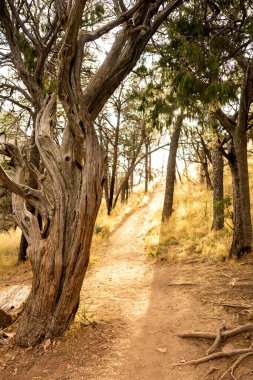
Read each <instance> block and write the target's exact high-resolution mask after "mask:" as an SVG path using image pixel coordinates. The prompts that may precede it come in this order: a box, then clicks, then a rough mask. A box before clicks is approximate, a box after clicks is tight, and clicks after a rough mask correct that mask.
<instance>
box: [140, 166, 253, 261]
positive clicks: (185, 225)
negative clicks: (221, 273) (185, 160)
mask: <svg viewBox="0 0 253 380" xmlns="http://www.w3.org/2000/svg"><path fill="white" fill-rule="evenodd" d="M224 185H225V186H224V187H225V191H224V193H225V199H226V201H225V215H226V218H225V227H224V229H223V230H221V231H213V230H212V229H211V227H212V195H213V194H212V191H210V190H207V189H206V188H205V185H201V184H194V183H192V182H189V181H187V182H184V183H182V184H178V185H177V186H176V188H175V199H174V205H173V208H174V211H173V213H172V216H171V218H170V219H169V221H168V222H166V223H165V224H164V225H163V227H161V215H162V202H163V199H162V198H163V197H161V202H160V206H159V207H158V209H157V210H155V211H154V212H153V214H151V215H150V218H149V220H148V222H147V226H146V237H145V248H146V252H147V254H148V255H150V256H157V255H161V257H162V258H166V259H171V260H179V261H180V260H185V259H186V258H189V257H192V256H195V255H197V256H199V257H202V258H203V259H213V260H218V261H223V260H225V259H226V257H227V255H228V251H229V247H230V244H231V239H232V229H231V227H232V219H231V216H232V209H231V207H232V205H231V204H230V203H231V202H230V200H232V187H231V178H230V174H229V172H228V170H227V169H226V170H225V179H224ZM251 190H252V195H253V188H252V187H251Z"/></svg>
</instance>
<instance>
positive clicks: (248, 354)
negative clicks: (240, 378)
mask: <svg viewBox="0 0 253 380" xmlns="http://www.w3.org/2000/svg"><path fill="white" fill-rule="evenodd" d="M251 355H253V351H251V352H248V353H247V354H244V355H242V356H240V357H239V358H238V359H237V360H236V361H235V362H234V364H233V365H232V366H231V367H230V368H229V369H228V370H227V371H226V372H224V373H223V375H222V376H221V377H220V378H219V380H223V379H225V376H226V375H228V374H229V373H230V375H231V377H232V379H234V380H237V379H236V377H235V374H234V371H235V369H236V367H238V366H239V364H241V362H242V361H243V360H244V359H246V358H247V357H249V356H251Z"/></svg>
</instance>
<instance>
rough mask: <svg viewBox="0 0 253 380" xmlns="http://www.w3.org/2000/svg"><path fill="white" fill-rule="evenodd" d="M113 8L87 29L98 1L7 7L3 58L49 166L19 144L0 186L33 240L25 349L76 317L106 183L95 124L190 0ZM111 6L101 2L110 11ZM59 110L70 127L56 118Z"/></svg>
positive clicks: (7, 148) (1, 7) (7, 149)
mask: <svg viewBox="0 0 253 380" xmlns="http://www.w3.org/2000/svg"><path fill="white" fill-rule="evenodd" d="M114 3H115V4H116V5H117V6H116V12H117V15H116V17H114V18H112V19H111V20H110V21H104V22H103V19H102V20H101V23H100V24H99V25H97V27H93V26H92V27H90V25H88V24H87V22H86V17H85V16H86V15H87V14H88V13H90V5H92V2H88V1H84V0H75V1H71V2H66V1H62V0H61V1H59V0H55V1H53V2H50V3H48V2H47V1H46V0H45V1H43V2H40V5H39V7H38V8H36V9H35V5H34V3H33V2H31V3H30V2H29V1H28V0H27V1H22V2H19V1H16V0H1V1H0V25H1V34H2V37H3V38H4V40H5V44H6V47H7V52H6V54H5V55H6V59H9V60H10V61H11V63H12V65H13V67H14V69H15V71H16V73H17V75H18V77H19V79H20V81H22V83H23V87H24V88H25V94H26V96H27V98H29V99H28V101H30V102H31V104H32V105H33V109H34V111H35V113H34V114H35V116H36V117H35V128H34V131H35V134H34V135H35V140H34V142H35V146H36V147H37V149H38V151H39V155H40V163H41V167H42V171H40V170H38V169H37V168H36V167H33V166H30V165H29V162H27V160H25V159H24V157H23V155H22V153H21V151H20V150H19V149H18V147H16V146H15V145H11V144H4V145H3V146H2V147H1V152H2V153H4V154H5V155H6V156H10V157H11V159H12V160H13V162H14V169H15V175H14V176H12V177H10V176H9V175H8V174H7V173H6V172H5V170H4V169H3V167H2V166H0V180H1V182H2V183H3V184H4V185H5V186H6V187H7V188H8V189H9V190H10V191H12V192H13V208H14V215H15V218H16V221H17V223H18V225H19V226H20V228H21V229H22V231H23V233H24V234H25V237H26V240H27V241H28V245H29V246H28V254H29V258H30V260H31V264H32V271H33V283H32V290H31V294H30V297H29V300H28V303H27V305H26V308H25V310H24V312H23V315H22V318H21V320H20V323H19V326H18V329H17V334H16V342H17V343H18V344H19V345H21V346H29V345H34V344H36V343H38V342H40V341H42V340H43V339H47V338H53V337H55V336H57V335H59V334H61V333H62V332H64V331H65V330H66V328H67V326H68V325H69V323H70V322H71V321H72V320H73V318H74V316H75V314H76V311H77V309H78V305H79V297H80V289H81V286H82V282H83V278H84V275H85V272H86V270H87V266H88V263H89V252H90V245H91V239H92V234H93V229H94V224H95V219H96V215H97V212H98V209H99V206H100V203H101V198H102V188H103V183H104V153H103V151H102V148H101V146H100V144H99V139H98V137H97V133H96V130H95V127H94V121H95V119H96V118H97V117H98V115H99V113H100V111H101V110H102V108H103V106H104V105H105V103H106V101H107V100H108V98H109V97H110V96H111V95H112V94H113V93H114V91H115V90H116V89H117V87H118V86H119V85H120V83H121V82H122V81H123V79H124V78H125V77H126V76H127V74H128V73H129V72H130V71H131V70H132V69H133V67H134V66H135V64H136V62H137V61H138V59H139V57H140V55H141V53H142V52H143V50H144V48H145V46H146V44H147V43H148V41H149V40H150V38H151V37H152V36H153V34H154V33H155V32H156V31H157V29H158V28H159V27H160V25H161V24H162V22H163V21H164V20H165V19H166V18H167V17H168V16H169V15H170V14H171V13H172V11H173V10H174V9H176V8H177V7H178V6H179V5H180V4H181V3H183V0H172V1H161V0H156V1H154V0H152V1H151V0H150V1H143V0H139V1H136V2H131V6H129V7H128V8H127V7H126V6H125V5H124V3H123V2H122V1H120V2H117V1H116V2H114ZM106 4H107V2H104V1H101V2H100V5H101V6H103V7H104V8H105V5H106ZM34 15H36V17H34ZM114 28H118V30H117V32H116V33H115V35H114V37H113V43H112V46H111V49H110V51H109V52H108V54H107V56H106V57H105V60H104V62H103V63H102V64H101V65H100V67H99V68H98V69H97V70H96V71H95V73H94V75H93V76H92V78H91V79H90V80H87V81H85V80H83V78H82V76H81V73H82V66H83V63H84V62H85V58H86V56H85V51H86V49H87V47H88V45H89V44H90V43H91V42H92V41H95V40H96V39H98V38H99V37H101V36H103V35H105V34H107V33H109V32H110V31H111V30H112V29H114ZM27 44H28V45H29V46H30V48H28V46H25V45H27ZM23 49H25V52H24V50H23ZM59 110H63V112H64V115H65V118H64V119H62V118H61V119H60V118H58V115H59V113H58V111H59ZM65 120H66V121H65ZM59 126H61V127H62V129H63V135H62V138H61V141H60V143H57V142H56V141H55V138H54V131H55V129H57V128H58V127H59ZM28 171H32V172H33V175H34V176H35V177H36V179H37V181H38V183H39V188H38V189H33V188H31V187H30V186H29V185H27V183H26V173H27V172H28ZM26 204H30V205H31V206H32V207H34V209H35V210H36V213H31V212H29V211H28V209H27V207H26Z"/></svg>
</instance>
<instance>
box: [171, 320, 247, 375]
mask: <svg viewBox="0 0 253 380" xmlns="http://www.w3.org/2000/svg"><path fill="white" fill-rule="evenodd" d="M250 331H253V324H252V323H248V324H246V325H243V326H239V327H236V328H234V329H231V330H226V322H225V321H223V322H222V324H221V326H220V327H219V328H218V330H217V333H216V334H212V333H207V332H189V333H184V334H179V335H178V336H179V337H180V338H197V339H208V340H214V342H213V344H212V345H211V347H210V348H209V349H208V351H207V354H206V356H203V357H202V358H199V359H193V360H189V361H186V362H183V363H182V362H181V363H176V364H173V365H172V367H175V366H184V365H198V364H201V363H206V362H208V361H210V360H215V359H220V358H224V357H233V356H238V355H239V357H238V358H237V360H236V361H235V362H234V363H233V364H232V365H231V366H230V367H229V368H228V370H227V371H226V372H224V373H223V374H222V375H221V377H220V378H219V380H224V379H225V377H226V376H227V375H230V378H232V379H233V380H238V379H237V377H236V375H235V370H236V369H237V368H238V367H239V365H240V364H241V363H242V361H243V360H244V359H246V358H247V357H249V356H252V355H253V343H252V344H251V345H250V347H248V348H241V349H236V350H231V351H218V352H215V351H216V349H217V347H218V346H219V345H220V344H221V343H222V342H224V341H225V339H226V338H229V337H233V336H236V335H238V334H241V333H244V332H250ZM211 372H213V371H211ZM209 373H210V372H209Z"/></svg>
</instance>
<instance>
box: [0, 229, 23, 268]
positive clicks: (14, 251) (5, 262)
mask: <svg viewBox="0 0 253 380" xmlns="http://www.w3.org/2000/svg"><path fill="white" fill-rule="evenodd" d="M20 237H21V231H20V230H19V229H18V228H17V229H16V230H13V229H11V230H10V231H9V232H2V233H0V268H5V267H9V266H12V265H14V264H16V262H17V259H18V249H19V243H20Z"/></svg>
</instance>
